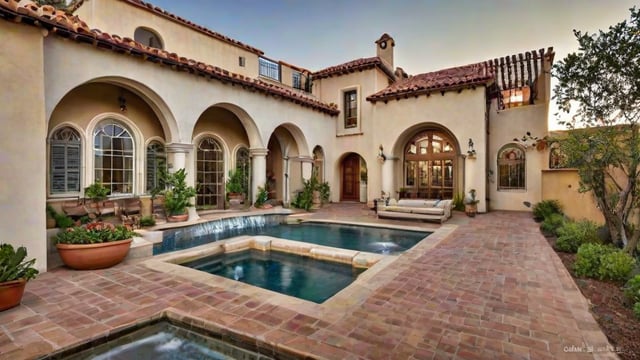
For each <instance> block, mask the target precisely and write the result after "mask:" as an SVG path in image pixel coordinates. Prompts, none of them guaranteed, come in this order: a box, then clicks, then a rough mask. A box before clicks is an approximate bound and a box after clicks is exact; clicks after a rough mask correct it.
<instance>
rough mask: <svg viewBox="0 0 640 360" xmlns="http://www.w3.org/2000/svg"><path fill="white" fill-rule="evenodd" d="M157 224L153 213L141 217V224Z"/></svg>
mask: <svg viewBox="0 0 640 360" xmlns="http://www.w3.org/2000/svg"><path fill="white" fill-rule="evenodd" d="M155 224H156V219H154V218H153V216H152V215H148V216H143V217H141V218H140V226H153V225H155Z"/></svg>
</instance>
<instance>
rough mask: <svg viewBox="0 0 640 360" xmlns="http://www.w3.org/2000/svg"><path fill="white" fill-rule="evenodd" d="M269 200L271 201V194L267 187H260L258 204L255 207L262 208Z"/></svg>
mask: <svg viewBox="0 0 640 360" xmlns="http://www.w3.org/2000/svg"><path fill="white" fill-rule="evenodd" d="M267 200H269V193H268V192H267V187H266V186H258V194H257V195H256V202H255V203H253V205H254V206H255V207H257V208H259V207H262V205H264V204H265V203H266V202H267Z"/></svg>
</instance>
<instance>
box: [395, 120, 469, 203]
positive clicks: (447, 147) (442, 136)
mask: <svg viewBox="0 0 640 360" xmlns="http://www.w3.org/2000/svg"><path fill="white" fill-rule="evenodd" d="M455 144H456V143H455V141H454V140H453V139H452V137H451V136H450V135H448V134H447V133H445V132H444V131H442V130H437V129H428V130H422V131H420V132H418V133H416V134H415V135H414V136H413V137H412V138H411V139H410V140H409V141H408V142H407V143H406V144H405V146H404V153H403V157H404V163H403V177H402V181H403V182H402V185H401V189H400V197H401V198H402V197H409V198H422V199H452V198H453V194H454V193H455V189H454V184H455V179H456V176H457V154H458V151H457V149H456V145H455Z"/></svg>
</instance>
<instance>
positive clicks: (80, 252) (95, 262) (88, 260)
mask: <svg viewBox="0 0 640 360" xmlns="http://www.w3.org/2000/svg"><path fill="white" fill-rule="evenodd" d="M132 240H133V239H126V240H118V241H111V242H105V243H99V244H86V245H85V244H57V245H56V248H57V249H58V253H59V254H60V258H61V259H62V262H63V263H64V264H65V265H66V266H68V267H70V268H72V269H76V270H95V269H104V268H108V267H111V266H113V265H116V264H118V263H120V262H121V261H122V260H124V258H125V257H126V256H127V254H128V253H129V248H130V247H131V241H132Z"/></svg>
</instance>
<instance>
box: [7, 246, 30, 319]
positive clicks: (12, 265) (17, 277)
mask: <svg viewBox="0 0 640 360" xmlns="http://www.w3.org/2000/svg"><path fill="white" fill-rule="evenodd" d="M26 257H27V248H25V247H24V246H20V247H19V248H17V249H15V250H14V249H13V246H11V245H10V244H0V311H3V310H6V309H10V308H12V307H14V306H18V305H19V304H20V301H21V300H22V294H24V287H25V285H26V284H27V281H28V280H30V279H33V278H35V277H36V275H37V274H38V269H36V268H35V267H34V266H33V265H34V264H35V262H36V259H31V260H26Z"/></svg>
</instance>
